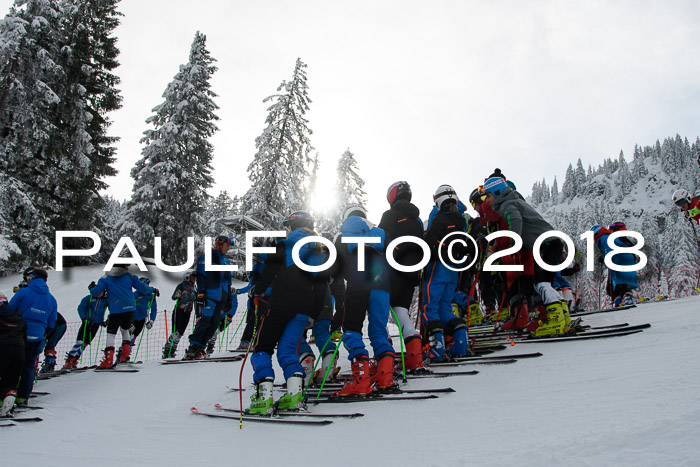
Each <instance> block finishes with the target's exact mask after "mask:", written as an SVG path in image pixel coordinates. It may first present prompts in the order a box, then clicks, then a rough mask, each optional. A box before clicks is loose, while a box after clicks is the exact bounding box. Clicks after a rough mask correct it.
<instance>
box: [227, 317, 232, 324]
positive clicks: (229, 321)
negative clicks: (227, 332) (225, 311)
mask: <svg viewBox="0 0 700 467" xmlns="http://www.w3.org/2000/svg"><path fill="white" fill-rule="evenodd" d="M231 321H233V317H232V316H229V315H226V325H229V324H231Z"/></svg>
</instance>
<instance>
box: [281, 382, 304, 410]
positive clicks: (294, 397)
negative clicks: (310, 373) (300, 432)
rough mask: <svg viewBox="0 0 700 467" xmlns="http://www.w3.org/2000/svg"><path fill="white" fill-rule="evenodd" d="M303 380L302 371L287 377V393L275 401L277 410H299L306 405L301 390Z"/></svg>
mask: <svg viewBox="0 0 700 467" xmlns="http://www.w3.org/2000/svg"><path fill="white" fill-rule="evenodd" d="M303 382H304V375H303V374H302V373H294V374H293V375H292V376H290V377H289V379H287V394H285V395H284V396H282V397H280V400H279V401H277V410H287V411H289V410H299V409H303V408H304V407H305V406H306V404H304V393H303V391H302V389H303V386H302V385H303Z"/></svg>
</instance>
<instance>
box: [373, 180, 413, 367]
mask: <svg viewBox="0 0 700 467" xmlns="http://www.w3.org/2000/svg"><path fill="white" fill-rule="evenodd" d="M411 197H412V192H411V187H410V185H409V184H408V183H407V182H404V181H399V182H396V183H393V184H392V185H391V186H390V187H389V190H388V191H387V194H386V199H387V201H388V202H389V210H388V211H385V212H384V214H382V219H381V221H379V228H380V229H382V230H384V232H385V233H386V240H385V241H386V244H387V245H388V244H389V243H390V242H391V241H392V240H394V239H397V238H399V237H406V236H408V237H414V238H416V239H422V238H423V221H421V220H420V217H419V215H420V210H419V209H418V207H416V205H414V204H412V203H411ZM387 254H389V252H388V251H387ZM393 255H394V259H395V260H396V261H397V262H398V263H399V264H401V265H403V266H414V265H416V264H418V263H419V262H420V261H421V259H422V258H423V250H422V248H421V247H420V245H417V244H416V243H409V242H404V243H402V244H400V245H398V246H396V247H395V248H394V251H393ZM420 279H421V271H415V272H402V271H398V270H396V269H394V268H389V283H390V285H391V294H390V297H389V303H390V305H391V308H392V309H393V310H394V313H395V314H396V319H397V321H398V322H397V324H398V325H399V326H400V327H401V335H402V336H403V339H404V343H405V344H406V352H405V355H406V358H405V365H406V369H407V370H414V369H418V368H421V367H423V355H422V349H421V347H422V346H421V337H420V333H419V332H418V331H417V330H416V328H415V326H414V325H413V322H412V320H411V318H410V316H409V314H408V310H409V309H410V308H411V302H412V301H413V296H414V292H415V289H416V287H418V286H419V285H420Z"/></svg>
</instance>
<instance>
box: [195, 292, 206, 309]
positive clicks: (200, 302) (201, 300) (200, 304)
mask: <svg viewBox="0 0 700 467" xmlns="http://www.w3.org/2000/svg"><path fill="white" fill-rule="evenodd" d="M206 304H207V294H205V293H202V294H199V295H197V308H204V307H205V306H206Z"/></svg>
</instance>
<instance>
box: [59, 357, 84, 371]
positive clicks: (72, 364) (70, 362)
mask: <svg viewBox="0 0 700 467" xmlns="http://www.w3.org/2000/svg"><path fill="white" fill-rule="evenodd" d="M79 360H80V357H78V356H77V355H71V354H66V363H64V364H63V369H64V370H72V369H74V368H78V361H79Z"/></svg>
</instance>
